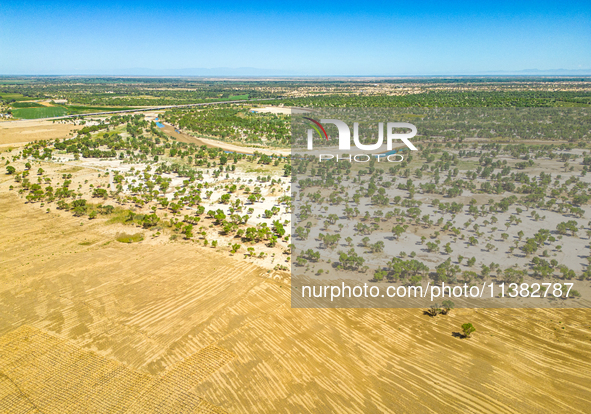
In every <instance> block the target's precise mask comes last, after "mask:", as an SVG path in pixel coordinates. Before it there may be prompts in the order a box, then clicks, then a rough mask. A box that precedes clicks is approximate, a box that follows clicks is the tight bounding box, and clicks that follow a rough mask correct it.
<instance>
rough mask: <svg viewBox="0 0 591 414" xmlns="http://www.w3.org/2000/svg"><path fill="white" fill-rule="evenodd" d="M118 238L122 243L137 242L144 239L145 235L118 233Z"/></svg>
mask: <svg viewBox="0 0 591 414" xmlns="http://www.w3.org/2000/svg"><path fill="white" fill-rule="evenodd" d="M116 240H117V241H118V242H120V243H136V242H140V241H142V240H144V235H143V234H142V233H135V234H127V233H119V234H117V237H116Z"/></svg>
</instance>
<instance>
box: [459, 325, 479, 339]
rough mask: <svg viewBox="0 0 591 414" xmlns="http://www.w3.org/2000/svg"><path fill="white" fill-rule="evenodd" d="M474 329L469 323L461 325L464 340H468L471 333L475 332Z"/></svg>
mask: <svg viewBox="0 0 591 414" xmlns="http://www.w3.org/2000/svg"><path fill="white" fill-rule="evenodd" d="M475 331H476V328H475V327H474V326H472V324H471V323H465V324H463V325H462V332H463V333H464V338H470V335H471V334H472V332H475Z"/></svg>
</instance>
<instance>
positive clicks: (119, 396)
mask: <svg viewBox="0 0 591 414" xmlns="http://www.w3.org/2000/svg"><path fill="white" fill-rule="evenodd" d="M87 81H88V80H85V79H82V80H77V79H71V80H64V82H68V83H71V85H70V86H69V87H68V88H64V87H63V85H62V84H61V83H53V82H54V80H52V79H47V80H46V79H40V80H35V82H34V83H32V84H31V85H30V86H28V85H24V86H23V85H21V84H15V85H14V86H6V87H5V89H6V91H8V92H11V93H13V92H14V93H13V94H12V95H14V96H16V94H17V93H18V94H19V96H16V99H17V100H16V101H12V102H9V100H8V99H7V98H4V102H5V106H6V108H9V107H10V110H14V111H13V112H12V114H16V115H18V114H19V113H20V114H21V115H23V114H25V115H27V114H31V113H33V112H35V111H38V112H39V113H41V111H43V110H45V109H44V108H39V107H38V106H36V105H35V104H37V103H38V102H45V101H48V100H54V99H58V98H62V99H63V100H65V101H66V102H67V105H66V104H65V103H64V104H63V106H64V108H63V109H64V111H66V109H67V110H68V111H70V112H72V113H77V114H80V113H83V112H84V111H86V112H85V113H89V112H88V111H90V110H91V108H94V106H96V105H111V104H112V105H117V107H123V105H130V106H144V105H146V106H147V105H148V103H149V102H151V101H154V105H156V104H167V103H177V102H180V103H192V102H194V101H207V100H213V99H221V98H224V99H246V98H240V97H242V96H244V95H245V96H246V97H248V96H251V97H252V96H254V97H263V98H267V97H275V98H277V99H278V101H274V102H266V103H265V104H264V105H265V107H264V108H263V107H262V104H260V105H259V104H257V105H258V106H255V105H254V104H252V105H251V104H248V105H247V104H236V105H234V104H232V105H230V104H223V105H215V106H211V107H208V108H207V109H195V108H176V109H171V110H166V111H165V110H160V111H156V110H153V109H152V110H146V111H145V113H136V112H134V113H129V114H116V115H113V114H112V115H102V116H100V117H98V116H94V117H86V118H84V119H83V117H82V116H80V117H79V118H78V115H76V118H68V119H67V120H66V119H64V120H60V121H55V122H53V121H45V120H42V119H35V120H24V119H22V120H17V121H3V122H2V123H0V162H1V163H2V165H1V170H0V240H2V242H0V413H15V414H26V413H45V414H64V413H76V414H77V413H121V414H124V413H166V414H172V413H174V414H176V413H286V414H287V413H289V414H291V413H515V414H522V413H587V412H589V407H591V385H590V384H591V322H590V320H591V310H590V309H589V308H587V307H586V305H585V304H587V303H588V302H587V301H588V298H589V295H590V294H591V288H590V287H589V280H591V265H589V263H590V262H591V256H590V253H589V252H590V251H591V250H590V249H591V245H590V242H591V222H590V221H589V220H590V219H591V217H590V216H589V205H590V202H591V190H590V188H591V178H589V177H591V174H588V172H590V171H591V154H590V152H589V148H590V146H589V144H588V142H589V140H588V132H589V129H588V128H587V129H585V128H586V126H585V125H587V124H586V123H585V119H586V118H577V119H579V120H581V119H582V121H581V122H578V123H571V122H566V121H565V119H566V117H565V116H563V113H567V112H568V111H566V110H564V108H560V110H561V111H564V112H560V113H559V116H558V117H554V118H552V120H553V121H554V122H555V124H556V118H559V122H558V123H559V124H560V126H561V127H568V130H567V132H568V133H565V134H559V133H558V132H556V130H555V129H553V128H550V127H548V128H546V126H547V125H550V124H551V123H550V122H548V123H545V122H539V123H537V124H538V125H543V126H544V128H543V130H542V132H541V133H540V134H539V136H538V135H536V136H535V139H525V138H523V137H521V136H518V134H519V133H523V130H519V131H518V133H515V134H513V133H511V135H510V136H502V134H501V133H500V132H498V131H507V130H508V129H503V128H504V127H506V126H507V125H505V124H503V123H502V122H500V123H496V124H495V129H496V130H495V131H494V134H493V132H491V131H489V130H486V129H484V130H479V131H476V132H475V130H476V128H473V129H470V128H464V127H463V126H462V125H461V123H460V122H458V123H456V124H454V125H455V126H456V129H455V130H454V131H451V132H450V131H444V133H442V134H432V135H433V136H434V137H427V136H426V135H423V136H421V138H420V139H419V138H418V137H417V140H416V141H414V142H415V143H416V144H417V146H418V147H419V151H417V152H416V153H414V154H412V155H413V158H410V157H408V152H404V153H403V154H404V156H405V157H407V158H405V162H404V163H392V164H388V165H387V166H386V167H385V168H381V167H380V166H377V167H376V163H375V162H374V160H372V162H371V163H369V162H368V163H367V164H362V165H353V166H346V167H343V164H336V163H325V164H314V163H313V162H311V161H309V160H307V159H306V158H305V157H297V156H292V155H291V152H290V148H289V143H290V138H291V136H290V134H291V130H290V127H291V125H292V124H291V121H290V119H289V117H290V116H291V115H290V110H289V108H290V105H291V107H294V108H302V107H304V106H306V105H308V104H310V105H311V107H319V106H322V105H326V104H327V103H328V104H329V106H331V107H347V105H352V106H353V107H354V106H363V105H366V104H368V103H371V104H372V105H374V106H377V105H384V106H387V104H392V106H393V107H394V106H396V105H398V104H401V105H403V106H404V105H406V106H408V107H415V106H420V105H422V104H423V103H425V102H426V104H427V105H433V106H437V105H438V104H440V103H441V102H444V103H445V104H449V103H450V102H451V103H452V106H453V104H456V105H458V106H464V105H465V104H468V105H470V104H472V105H474V104H475V103H476V104H481V103H482V102H484V101H485V100H486V102H487V103H491V104H492V105H495V104H497V103H498V102H510V103H511V105H514V104H515V103H517V104H520V105H521V104H523V103H525V104H527V105H525V106H536V105H538V106H543V105H546V104H548V102H551V103H552V105H556V106H557V107H558V106H563V105H564V106H568V107H569V108H571V107H575V106H579V105H580V106H581V107H584V106H585V105H588V99H589V94H588V90H589V80H587V79H585V80H580V81H579V80H577V81H561V80H558V81H556V82H545V81H543V82H542V81H539V82H537V81H536V82H534V81H531V82H530V81H519V82H517V81H516V82H511V81H503V80H491V81H490V82H482V83H475V84H472V83H470V82H468V81H467V82H459V81H458V82H459V83H458V84H455V83H449V84H448V83H446V82H442V83H437V82H433V83H431V81H429V82H427V81H424V80H416V82H415V81H414V80H413V81H408V82H407V81H405V82H402V81H400V82H398V81H394V80H387V81H382V80H379V79H378V80H374V79H368V80H364V79H360V80H359V81H356V80H346V79H344V80H342V82H344V83H343V84H341V83H340V82H341V81H339V82H336V81H335V82H333V81H331V82H321V81H316V80H314V81H298V82H294V83H293V84H290V83H288V82H284V81H280V80H265V81H263V80H259V81H257V82H259V84H257V85H258V86H256V85H255V86H252V85H254V84H250V83H249V82H247V81H240V82H237V83H235V84H233V83H232V82H230V81H228V82H227V83H226V82H225V81H224V82H219V83H217V81H205V80H182V81H181V80H174V81H170V80H169V81H167V80H158V82H156V81H153V80H150V79H139V80H137V82H138V84H137V85H134V86H133V87H131V86H126V84H125V83H118V82H119V81H117V80H110V79H107V80H105V83H101V84H97V85H94V84H93V83H90V81H88V83H87ZM60 82H61V80H60ZM152 82H154V83H152ZM160 82H162V84H160ZM454 82H455V81H454ZM143 83H145V90H144V92H145V94H146V95H145V96H143V95H137V94H134V95H131V94H130V95H127V92H128V91H132V90H133V91H135V90H136V89H138V88H141V87H142V86H141V85H142V84H143ZM62 89H63V90H64V91H65V92H62ZM6 91H4V94H5V95H4V96H7V95H6V94H7V93H8V92H6ZM364 91H365V92H364ZM12 95H11V96H12ZM280 97H281V102H279V98H280ZM468 98H469V99H468ZM19 99H20V100H19ZM502 99H505V101H502ZM466 100H468V101H469V102H466ZM148 101H149V102H148ZM283 101H285V105H284V102H283ZM290 102H291V103H290ZM267 104H268V105H267ZM60 105H62V104H60ZM93 105H94V106H93ZM41 106H44V105H41ZM256 108H259V109H260V113H257V112H256V111H255V110H254V109H256ZM286 108H287V109H286ZM583 109H585V108H583ZM6 110H7V111H8V109H6ZM19 111H20V112H19ZM76 111H78V112H76ZM404 111H406V112H408V113H410V112H412V111H411V110H410V109H408V110H407V109H404ZM557 113H558V112H557ZM411 115H412V114H411ZM503 116H504V115H503ZM526 120H528V119H526ZM496 121H497V120H496V119H495V122H496ZM458 125H460V126H459V127H458ZM517 125H521V124H519V123H518V124H517ZM427 126H428V125H427ZM509 126H510V125H509ZM487 128H489V126H487ZM329 132H330V130H329ZM479 132H480V133H481V134H480V135H479V134H478V133H479ZM462 134H464V135H462ZM466 134H469V136H468V137H466ZM327 139H328V137H327ZM315 149H316V148H315ZM325 149H326V147H321V146H319V147H318V150H319V151H320V150H322V151H324V150H325ZM311 158H313V157H311ZM378 167H380V168H378ZM297 174H299V175H297ZM295 178H299V179H298V180H294V179H295ZM296 183H297V184H296ZM296 201H297V202H296ZM356 217H358V219H357V220H352V219H353V218H356ZM296 219H297V221H296ZM300 224H301V226H300ZM314 226H316V227H314ZM384 242H385V243H384ZM298 243H299V244H300V245H306V248H308V247H309V248H310V250H311V253H309V252H306V253H303V254H302V252H297V249H296V245H297V244H298ZM306 243H307V244H306ZM316 253H320V254H322V257H321V258H320V256H318V257H314V254H316ZM345 253H346V254H345ZM343 255H344V256H343ZM351 258H353V259H354V260H357V259H359V258H363V259H364V262H362V261H357V262H355V263H356V264H355V263H353V265H351V260H350V259H351ZM411 258H412V260H411ZM354 260H353V261H354ZM292 262H294V263H293V264H292ZM419 262H420V265H421V266H419V267H417V264H418V263H419ZM405 266H408V268H407V267H405ZM296 268H297V269H299V271H300V273H301V274H304V276H305V277H307V278H309V279H310V280H312V281H315V282H318V283H325V284H327V283H331V282H332V278H333V276H334V275H335V273H337V272H336V271H337V270H342V271H343V272H345V274H346V277H347V279H348V280H352V281H354V282H356V283H370V284H373V285H374V286H380V287H386V286H394V285H398V284H399V285H405V286H419V285H421V284H422V285H426V284H428V283H439V282H441V281H443V280H445V281H446V282H447V283H450V284H462V283H474V284H475V283H478V284H480V283H484V282H485V281H486V282H487V283H488V282H491V281H495V282H500V281H502V280H509V279H511V280H515V281H517V280H524V279H523V278H524V277H525V278H526V279H525V280H532V281H544V280H545V281H548V280H549V281H553V282H554V281H560V282H566V281H572V282H575V283H576V284H577V289H578V291H577V292H576V293H577V295H574V294H573V295H568V294H565V295H564V296H559V297H557V298H555V299H556V300H554V302H556V303H560V304H561V305H560V306H559V307H560V309H558V308H556V309H551V308H544V309H542V308H529V309H501V308H499V309H491V308H480V309H468V308H461V307H460V306H456V308H455V309H450V311H449V312H447V314H442V313H440V314H438V315H437V314H436V316H430V315H429V313H428V312H429V308H428V307H422V308H398V309H390V308H368V309H355V308H310V309H306V308H295V307H294V308H292V294H293V293H292V292H293V291H292V276H293V286H294V287H296V286H297V284H296V277H295V275H296V271H295V270H294V269H296ZM409 269H410V270H409ZM417 269H418V270H417ZM411 271H414V272H415V273H414V274H412V277H411ZM292 272H293V274H292ZM329 272H330V276H327V274H329ZM578 286H580V287H578ZM559 293H560V294H561V295H562V291H559ZM575 296H576V297H575ZM571 303H576V304H580V305H579V306H580V308H578V309H574V306H573V308H570V307H569V304H571ZM296 305H297V303H296ZM546 305H547V304H546ZM466 323H471V324H472V325H473V326H474V327H475V328H476V331H475V332H474V333H473V334H472V335H465V330H463V328H462V325H463V324H466ZM468 336H469V337H468Z"/></svg>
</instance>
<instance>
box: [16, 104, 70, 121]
mask: <svg viewBox="0 0 591 414" xmlns="http://www.w3.org/2000/svg"><path fill="white" fill-rule="evenodd" d="M67 114H68V110H67V109H66V108H64V107H61V106H49V107H42V108H19V109H14V110H13V111H12V115H13V116H14V117H15V118H24V119H35V118H51V117H54V116H62V115H67Z"/></svg>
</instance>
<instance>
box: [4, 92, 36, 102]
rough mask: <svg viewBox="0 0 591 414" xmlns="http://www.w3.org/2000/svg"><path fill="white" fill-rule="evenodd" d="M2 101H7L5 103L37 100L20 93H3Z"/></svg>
mask: <svg viewBox="0 0 591 414" xmlns="http://www.w3.org/2000/svg"><path fill="white" fill-rule="evenodd" d="M0 99H2V100H5V101H11V100H13V99H14V100H15V101H29V100H31V99H35V98H31V97H30V96H24V95H21V94H20V93H2V94H0Z"/></svg>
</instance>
